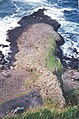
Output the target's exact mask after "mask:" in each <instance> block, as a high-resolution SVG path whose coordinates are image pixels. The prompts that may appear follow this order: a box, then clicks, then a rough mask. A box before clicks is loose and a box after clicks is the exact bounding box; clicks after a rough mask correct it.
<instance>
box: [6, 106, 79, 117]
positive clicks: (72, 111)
mask: <svg viewBox="0 0 79 119" xmlns="http://www.w3.org/2000/svg"><path fill="white" fill-rule="evenodd" d="M5 119H79V108H78V106H77V107H71V108H68V109H67V110H65V111H63V112H57V111H55V110H53V111H52V110H49V109H47V108H45V109H40V110H35V111H32V112H26V113H25V114H22V115H15V116H12V117H6V118H5Z"/></svg>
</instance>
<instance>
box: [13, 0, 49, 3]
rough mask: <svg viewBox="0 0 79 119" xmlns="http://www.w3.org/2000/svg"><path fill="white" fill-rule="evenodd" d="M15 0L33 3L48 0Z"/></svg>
mask: <svg viewBox="0 0 79 119" xmlns="http://www.w3.org/2000/svg"><path fill="white" fill-rule="evenodd" d="M13 1H19V2H31V3H42V2H47V0H13Z"/></svg>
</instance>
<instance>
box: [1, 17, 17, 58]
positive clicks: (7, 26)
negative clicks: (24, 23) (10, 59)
mask: <svg viewBox="0 0 79 119" xmlns="http://www.w3.org/2000/svg"><path fill="white" fill-rule="evenodd" d="M17 21H18V19H17V18H13V17H12V16H11V17H5V18H4V19H0V44H3V45H8V47H5V48H3V47H0V50H1V51H2V52H3V54H4V55H5V56H8V53H10V52H11V50H10V42H8V41H6V40H7V39H8V37H7V31H8V30H11V29H13V28H15V27H18V26H19V24H17Z"/></svg>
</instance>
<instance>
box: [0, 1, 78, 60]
mask: <svg viewBox="0 0 79 119" xmlns="http://www.w3.org/2000/svg"><path fill="white" fill-rule="evenodd" d="M78 2H79V1H78V0H0V50H1V51H2V52H3V54H4V56H5V59H7V57H8V54H9V53H11V50H10V42H8V41H7V39H8V36H7V31H8V30H11V29H13V28H15V27H19V26H20V25H19V24H17V22H18V21H19V20H20V19H21V18H22V17H24V16H28V15H30V14H32V13H33V12H34V11H37V10H38V9H40V8H46V9H47V10H46V11H45V12H44V14H45V15H48V16H50V17H51V19H55V20H57V21H58V22H59V23H60V24H61V27H60V29H59V30H58V32H59V33H60V34H61V35H62V36H63V38H64V40H65V43H64V44H63V45H62V46H61V50H62V55H63V56H66V57H68V58H70V59H71V58H72V57H74V58H75V59H79V5H78ZM3 45H5V47H3ZM6 46H7V47H6ZM74 49H76V52H77V53H76V52H73V51H74ZM65 62H68V61H66V60H65Z"/></svg>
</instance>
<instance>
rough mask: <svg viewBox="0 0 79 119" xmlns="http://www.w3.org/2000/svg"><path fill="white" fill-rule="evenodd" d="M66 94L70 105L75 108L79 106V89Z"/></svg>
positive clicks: (68, 91)
mask: <svg viewBox="0 0 79 119" xmlns="http://www.w3.org/2000/svg"><path fill="white" fill-rule="evenodd" d="M64 94H65V98H66V102H67V104H68V105H72V106H74V105H78V104H79V88H77V89H71V90H67V91H65V92H64Z"/></svg>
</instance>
